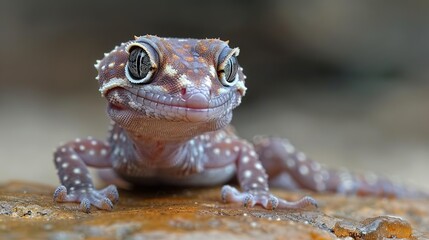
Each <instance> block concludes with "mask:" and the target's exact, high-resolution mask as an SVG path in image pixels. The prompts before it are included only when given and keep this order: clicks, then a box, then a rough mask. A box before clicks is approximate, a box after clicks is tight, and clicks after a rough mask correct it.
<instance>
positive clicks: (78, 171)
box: [73, 168, 81, 174]
mask: <svg viewBox="0 0 429 240" xmlns="http://www.w3.org/2000/svg"><path fill="white" fill-rule="evenodd" d="M73 173H74V174H80V173H81V170H80V168H75V169H73Z"/></svg>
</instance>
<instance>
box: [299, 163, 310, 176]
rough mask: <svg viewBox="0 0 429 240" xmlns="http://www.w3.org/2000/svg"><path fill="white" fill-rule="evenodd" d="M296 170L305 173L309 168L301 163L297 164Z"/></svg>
mask: <svg viewBox="0 0 429 240" xmlns="http://www.w3.org/2000/svg"><path fill="white" fill-rule="evenodd" d="M298 171H299V173H300V174H301V175H307V174H308V172H309V169H308V167H307V166H306V165H301V166H299V169H298Z"/></svg>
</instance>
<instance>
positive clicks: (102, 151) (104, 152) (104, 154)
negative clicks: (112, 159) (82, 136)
mask: <svg viewBox="0 0 429 240" xmlns="http://www.w3.org/2000/svg"><path fill="white" fill-rule="evenodd" d="M100 154H101V155H102V156H106V154H107V150H106V149H104V148H103V149H101V151H100Z"/></svg>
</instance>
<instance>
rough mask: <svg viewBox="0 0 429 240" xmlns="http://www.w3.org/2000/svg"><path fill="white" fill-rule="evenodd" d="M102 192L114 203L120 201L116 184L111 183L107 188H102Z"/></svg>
mask: <svg viewBox="0 0 429 240" xmlns="http://www.w3.org/2000/svg"><path fill="white" fill-rule="evenodd" d="M100 193H101V194H102V195H105V196H106V197H107V198H108V199H109V200H110V201H111V203H113V204H116V203H117V202H118V201H119V193H118V190H117V189H116V187H115V185H109V186H108V187H106V188H105V189H103V190H101V191H100Z"/></svg>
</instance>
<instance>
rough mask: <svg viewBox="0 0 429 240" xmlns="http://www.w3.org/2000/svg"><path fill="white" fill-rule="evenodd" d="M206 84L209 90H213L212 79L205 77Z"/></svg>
mask: <svg viewBox="0 0 429 240" xmlns="http://www.w3.org/2000/svg"><path fill="white" fill-rule="evenodd" d="M204 80H205V81H204V84H205V85H206V86H207V87H208V88H212V80H211V79H210V77H209V76H205V77H204Z"/></svg>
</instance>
